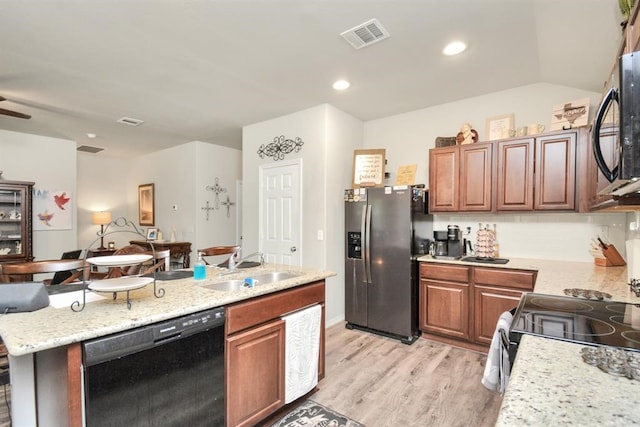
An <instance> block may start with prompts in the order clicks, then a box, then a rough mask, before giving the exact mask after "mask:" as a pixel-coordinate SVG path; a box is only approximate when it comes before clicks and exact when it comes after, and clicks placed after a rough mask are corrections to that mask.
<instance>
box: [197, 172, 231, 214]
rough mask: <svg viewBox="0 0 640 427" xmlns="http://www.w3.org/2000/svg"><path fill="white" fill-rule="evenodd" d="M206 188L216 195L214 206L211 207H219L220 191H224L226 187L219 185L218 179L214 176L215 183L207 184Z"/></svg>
mask: <svg viewBox="0 0 640 427" xmlns="http://www.w3.org/2000/svg"><path fill="white" fill-rule="evenodd" d="M207 190H208V191H213V192H214V193H215V195H216V198H215V203H214V207H213V208H212V209H220V193H226V192H227V189H226V188H224V187H221V186H220V180H219V179H218V177H216V185H213V186H212V185H207ZM203 209H204V208H203ZM207 214H209V211H207Z"/></svg>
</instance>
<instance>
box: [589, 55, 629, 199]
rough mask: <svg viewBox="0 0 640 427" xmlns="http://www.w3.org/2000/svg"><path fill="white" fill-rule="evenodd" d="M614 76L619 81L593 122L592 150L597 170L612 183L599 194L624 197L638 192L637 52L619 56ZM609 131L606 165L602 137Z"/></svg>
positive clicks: (606, 96) (599, 108) (613, 86)
mask: <svg viewBox="0 0 640 427" xmlns="http://www.w3.org/2000/svg"><path fill="white" fill-rule="evenodd" d="M614 77H617V78H618V80H617V82H616V83H615V84H613V85H612V87H611V88H610V89H609V91H608V92H607V94H606V95H605V97H604V99H603V100H602V103H601V104H600V106H599V107H598V111H597V113H596V117H595V119H594V125H593V131H592V148H593V153H594V156H595V159H596V163H597V165H598V169H600V172H601V173H602V175H604V177H605V178H606V179H607V180H608V181H609V182H610V183H611V184H610V185H608V186H607V187H606V188H604V189H603V190H602V191H601V192H600V193H601V194H611V195H614V196H624V195H627V194H630V193H634V192H637V191H640V52H635V53H629V54H626V55H622V56H621V57H620V59H619V61H618V74H617V76H614ZM612 131H613V133H614V146H613V147H608V148H609V149H612V150H613V156H612V158H613V161H612V162H611V161H610V162H609V163H608V162H607V159H605V157H606V156H605V155H603V151H606V148H605V147H604V142H603V138H602V135H603V134H607V133H608V134H609V136H610V135H611V132H612ZM610 159H611V157H610V158H609V160H610ZM611 163H614V164H611Z"/></svg>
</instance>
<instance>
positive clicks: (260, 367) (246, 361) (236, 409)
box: [225, 319, 285, 426]
mask: <svg viewBox="0 0 640 427" xmlns="http://www.w3.org/2000/svg"><path fill="white" fill-rule="evenodd" d="M226 344H227V347H226V349H225V351H226V353H227V354H226V357H225V360H226V370H227V384H226V390H227V395H226V399H227V401H226V406H227V425H229V426H250V425H255V424H256V422H257V421H260V420H262V419H264V418H265V417H266V416H268V415H269V414H271V413H273V412H274V411H275V410H276V409H278V408H280V407H282V406H284V362H285V354H284V350H285V347H284V346H285V326H284V321H283V320H281V319H278V320H274V321H272V322H269V323H267V324H264V325H262V326H258V327H255V328H252V329H249V330H247V331H246V332H241V333H238V334H234V335H231V336H229V337H227V340H226Z"/></svg>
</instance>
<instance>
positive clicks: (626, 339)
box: [509, 293, 640, 351]
mask: <svg viewBox="0 0 640 427" xmlns="http://www.w3.org/2000/svg"><path fill="white" fill-rule="evenodd" d="M522 334H531V335H538V336H542V337H547V338H556V339H560V340H564V341H571V342H577V343H584V344H592V345H608V346H614V347H623V348H626V349H629V350H637V351H640V305H637V304H629V303H623V302H615V301H606V300H591V299H586V298H576V297H569V296H556V295H545V294H536V293H527V294H524V295H523V297H522V299H521V300H520V303H519V304H518V308H517V310H516V312H515V314H514V316H513V323H512V324H511V329H510V333H509V338H510V340H511V341H513V342H519V341H520V337H521V336H522Z"/></svg>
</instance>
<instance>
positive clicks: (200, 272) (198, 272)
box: [193, 252, 207, 280]
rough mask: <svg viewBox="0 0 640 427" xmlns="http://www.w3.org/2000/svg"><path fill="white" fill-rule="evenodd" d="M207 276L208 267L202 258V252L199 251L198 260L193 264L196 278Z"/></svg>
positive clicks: (201, 278)
mask: <svg viewBox="0 0 640 427" xmlns="http://www.w3.org/2000/svg"><path fill="white" fill-rule="evenodd" d="M206 277H207V267H206V265H205V263H204V260H203V259H202V252H198V260H197V261H196V263H195V264H194V266H193V278H194V280H204V279H205V278H206Z"/></svg>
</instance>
